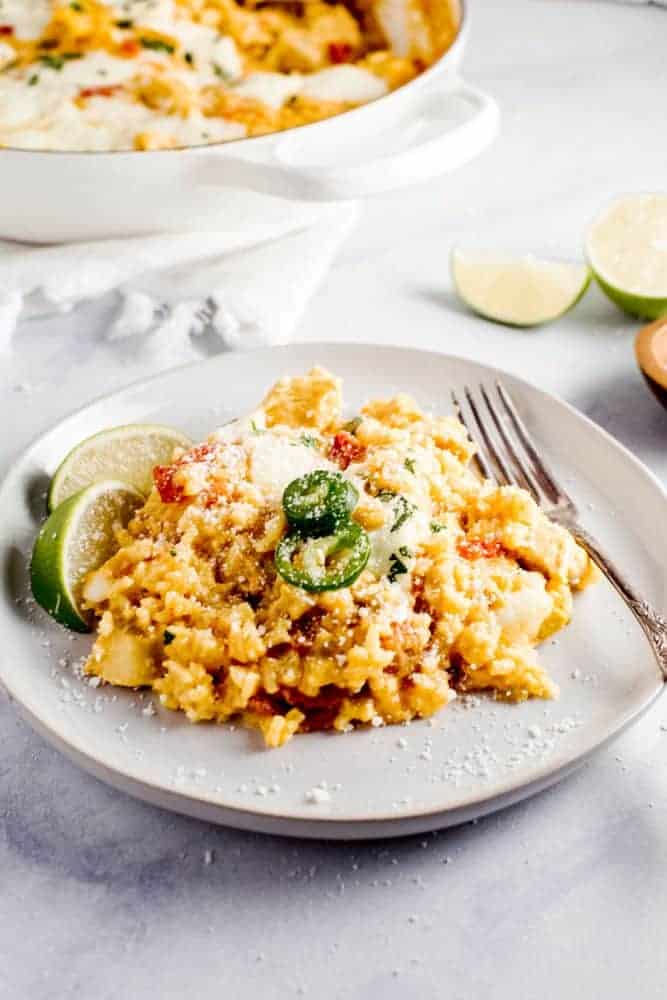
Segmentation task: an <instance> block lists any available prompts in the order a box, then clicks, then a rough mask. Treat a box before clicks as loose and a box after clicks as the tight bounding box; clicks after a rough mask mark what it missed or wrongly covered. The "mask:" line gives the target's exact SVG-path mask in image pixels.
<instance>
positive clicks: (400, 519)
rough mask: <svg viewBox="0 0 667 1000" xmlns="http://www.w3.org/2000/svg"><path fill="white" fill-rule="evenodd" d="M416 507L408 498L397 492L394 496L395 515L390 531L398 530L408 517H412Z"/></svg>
mask: <svg viewBox="0 0 667 1000" xmlns="http://www.w3.org/2000/svg"><path fill="white" fill-rule="evenodd" d="M416 509H417V508H416V507H415V506H414V504H411V503H410V501H409V500H406V498H405V497H404V496H403V495H402V494H400V493H399V495H398V496H397V497H396V503H395V504H394V514H395V515H396V517H395V520H394V523H393V524H392V526H391V530H392V533H393V532H394V531H398V529H399V528H400V527H401V526H402V525H403V524H405V522H406V521H407V520H408V518H409V517H412V515H413V514H414V512H415V510H416Z"/></svg>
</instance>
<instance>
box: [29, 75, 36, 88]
mask: <svg viewBox="0 0 667 1000" xmlns="http://www.w3.org/2000/svg"><path fill="white" fill-rule="evenodd" d="M36 83H39V76H38V75H37V73H33V74H32V76H31V77H30V78H29V80H28V86H29V87H34V86H35V84H36Z"/></svg>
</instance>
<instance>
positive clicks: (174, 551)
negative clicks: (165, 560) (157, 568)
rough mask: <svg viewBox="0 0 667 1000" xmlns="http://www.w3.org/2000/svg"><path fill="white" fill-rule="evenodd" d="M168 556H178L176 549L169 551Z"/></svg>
mask: <svg viewBox="0 0 667 1000" xmlns="http://www.w3.org/2000/svg"><path fill="white" fill-rule="evenodd" d="M169 555H170V556H177V555H178V551H177V550H176V549H169Z"/></svg>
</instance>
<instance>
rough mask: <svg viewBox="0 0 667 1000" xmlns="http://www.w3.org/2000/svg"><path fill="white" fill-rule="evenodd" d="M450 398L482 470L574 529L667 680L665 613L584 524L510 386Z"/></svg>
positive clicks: (570, 529)
mask: <svg viewBox="0 0 667 1000" xmlns="http://www.w3.org/2000/svg"><path fill="white" fill-rule="evenodd" d="M494 390H495V391H494ZM452 401H453V403H454V407H455V409H456V411H457V415H458V417H459V419H460V421H461V423H462V424H463V425H464V427H465V428H466V430H467V431H468V434H469V435H470V437H471V438H472V440H473V441H474V442H475V443H476V445H477V448H478V451H477V455H476V456H475V457H476V461H477V463H478V465H479V468H480V470H481V472H482V474H483V475H484V476H486V477H487V478H489V479H491V480H495V481H496V482H497V483H499V484H500V485H512V486H521V487H523V489H525V490H527V491H528V492H529V493H530V494H531V496H532V497H533V499H534V500H535V501H536V502H537V503H538V504H539V506H540V507H541V508H542V510H543V511H544V513H545V514H547V515H548V517H549V518H551V520H552V521H555V522H556V523H557V524H560V525H562V526H563V527H564V528H567V529H568V531H569V532H571V534H572V535H573V536H574V538H575V539H576V540H577V542H578V543H579V544H580V545H581V546H582V548H583V549H585V550H586V552H587V553H588V554H589V556H590V557H591V559H592V560H593V562H594V563H595V564H596V565H597V566H599V567H600V569H601V570H602V572H603V573H604V575H605V576H606V578H607V579H608V580H609V582H610V583H611V584H612V585H613V586H614V587H615V589H616V590H617V591H618V593H619V594H620V596H621V597H622V598H623V600H624V601H625V603H626V604H627V606H628V607H629V608H630V610H631V611H632V613H633V614H634V616H635V618H636V619H637V621H638V622H639V624H640V625H641V627H642V629H643V630H644V632H645V634H646V638H647V639H648V641H649V643H650V645H651V649H652V650H653V652H654V654H655V658H656V660H657V662H658V667H659V668H660V671H661V673H662V676H663V678H664V680H665V681H666V682H667V619H665V618H664V617H663V616H662V615H661V614H659V613H658V612H657V611H656V609H655V608H654V607H652V606H651V605H650V604H649V602H648V601H645V600H643V599H642V598H641V597H640V596H639V595H638V594H637V592H636V591H635V589H634V588H633V587H632V586H631V585H630V583H628V581H627V580H626V579H625V578H624V577H623V575H622V574H621V573H620V572H619V570H618V569H617V568H616V566H615V565H614V563H613V562H612V561H611V559H610V558H609V557H608V556H607V555H606V554H605V553H604V552H603V550H602V549H601V548H600V546H599V545H598V543H597V542H596V540H595V539H594V538H593V537H592V536H591V535H590V534H589V533H588V532H587V531H586V530H585V529H584V528H582V526H581V524H580V523H579V515H578V511H577V507H576V504H575V503H574V501H573V500H572V498H571V497H569V496H568V494H567V493H566V492H565V490H564V489H563V487H562V486H561V485H560V484H559V483H558V481H557V480H556V478H555V477H554V474H553V473H552V472H551V470H550V469H549V467H548V466H547V464H546V462H545V461H544V459H543V458H542V457H541V456H540V455H539V453H538V451H537V448H536V447H535V444H534V442H533V440H532V438H531V436H530V434H529V432H528V430H527V428H526V425H525V424H524V422H523V420H522V419H521V417H520V416H519V414H518V412H517V410H516V407H515V406H514V403H513V402H512V399H511V397H510V394H509V392H508V391H507V389H505V387H504V386H503V385H502V383H501V382H496V384H495V386H494V389H493V390H491V391H487V389H486V388H485V387H484V386H483V385H480V386H479V387H478V388H477V390H475V391H473V390H471V389H470V388H469V387H468V386H466V387H465V388H464V390H463V393H462V394H457V393H455V392H452Z"/></svg>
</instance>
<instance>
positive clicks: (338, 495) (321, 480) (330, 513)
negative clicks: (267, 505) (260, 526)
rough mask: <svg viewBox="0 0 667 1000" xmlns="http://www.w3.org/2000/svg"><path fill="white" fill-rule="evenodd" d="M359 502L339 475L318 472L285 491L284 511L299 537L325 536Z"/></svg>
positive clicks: (342, 520)
mask: <svg viewBox="0 0 667 1000" xmlns="http://www.w3.org/2000/svg"><path fill="white" fill-rule="evenodd" d="M358 500H359V494H358V492H357V490H356V489H355V488H354V486H353V485H352V483H351V482H349V481H348V480H347V479H346V478H345V476H343V475H341V473H340V472H327V471H326V470H325V469H317V470H316V471H315V472H309V473H308V474H307V475H305V476H301V478H300V479H295V480H294V481H293V482H291V483H290V484H289V486H287V487H286V489H285V492H284V493H283V509H284V511H285V515H286V517H287V520H288V521H289V523H290V526H291V527H292V528H295V529H296V530H297V531H299V532H301V534H302V535H328V534H332V533H333V532H335V531H336V529H337V527H338V525H339V524H341V523H343V522H344V521H347V519H348V517H349V515H350V514H351V512H352V511H353V510H354V508H355V507H356V505H357V501H358Z"/></svg>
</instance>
